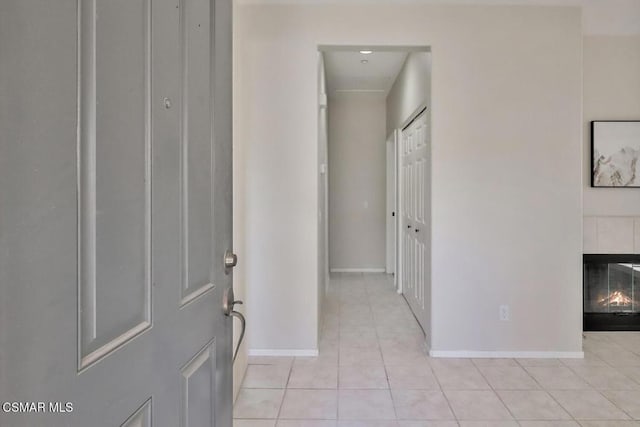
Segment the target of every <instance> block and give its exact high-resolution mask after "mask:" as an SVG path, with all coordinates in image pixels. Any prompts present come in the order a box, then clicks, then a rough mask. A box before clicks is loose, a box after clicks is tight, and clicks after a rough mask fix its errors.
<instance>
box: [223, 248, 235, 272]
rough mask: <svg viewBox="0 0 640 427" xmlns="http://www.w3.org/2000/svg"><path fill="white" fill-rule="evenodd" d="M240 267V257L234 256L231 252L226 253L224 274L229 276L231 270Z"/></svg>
mask: <svg viewBox="0 0 640 427" xmlns="http://www.w3.org/2000/svg"><path fill="white" fill-rule="evenodd" d="M236 265H238V255H236V254H234V253H233V252H231V251H226V252H225V253H224V272H225V274H229V273H230V272H231V269H232V268H233V267H235V266H236Z"/></svg>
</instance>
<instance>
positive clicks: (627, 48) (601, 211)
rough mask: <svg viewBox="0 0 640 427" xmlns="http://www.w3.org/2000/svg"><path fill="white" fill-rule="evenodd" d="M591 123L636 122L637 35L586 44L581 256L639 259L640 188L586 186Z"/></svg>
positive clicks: (589, 39)
mask: <svg viewBox="0 0 640 427" xmlns="http://www.w3.org/2000/svg"><path fill="white" fill-rule="evenodd" d="M591 120H640V35H635V36H634V35H629V36H586V37H585V38H584V146H583V147H584V158H583V161H584V165H585V167H584V176H583V186H584V215H585V221H584V233H585V235H584V251H585V253H630V252H636V253H640V245H638V246H637V247H635V248H634V217H640V188H592V187H591V186H590V165H591V133H590V132H591V131H590V128H589V124H590V122H591ZM639 220H640V218H639ZM638 224H640V222H639V223H638ZM636 232H637V233H638V234H640V226H639V227H638V230H636Z"/></svg>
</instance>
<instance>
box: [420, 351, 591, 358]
mask: <svg viewBox="0 0 640 427" xmlns="http://www.w3.org/2000/svg"><path fill="white" fill-rule="evenodd" d="M429 356H431V357H442V358H450V357H451V358H470V357H473V358H476V359H482V358H495V359H501V358H518V359H583V358H584V352H582V351H464V350H463V351H440V350H431V351H429Z"/></svg>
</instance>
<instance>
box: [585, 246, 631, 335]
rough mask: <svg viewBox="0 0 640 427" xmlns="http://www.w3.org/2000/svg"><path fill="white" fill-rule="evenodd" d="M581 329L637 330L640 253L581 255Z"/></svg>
mask: <svg viewBox="0 0 640 427" xmlns="http://www.w3.org/2000/svg"><path fill="white" fill-rule="evenodd" d="M583 274H584V276H583V286H584V290H583V295H584V303H583V329H584V330H585V331H640V255H617V254H616V255H591V254H588V255H584V270H583Z"/></svg>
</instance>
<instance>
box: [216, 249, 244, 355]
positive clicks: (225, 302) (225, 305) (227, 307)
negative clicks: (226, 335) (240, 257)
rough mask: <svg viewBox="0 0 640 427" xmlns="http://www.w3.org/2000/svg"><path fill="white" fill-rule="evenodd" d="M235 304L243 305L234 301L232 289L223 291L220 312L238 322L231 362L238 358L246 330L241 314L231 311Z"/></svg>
mask: <svg viewBox="0 0 640 427" xmlns="http://www.w3.org/2000/svg"><path fill="white" fill-rule="evenodd" d="M234 256H235V255H234ZM236 304H243V302H242V301H240V300H236V299H235V295H234V294H233V287H230V288H227V290H225V291H224V295H223V297H222V312H223V313H224V315H225V316H227V317H237V318H238V319H239V320H240V338H239V339H238V343H237V344H236V349H235V350H234V352H233V359H232V362H235V361H236V357H238V351H239V350H240V345H241V344H242V340H243V338H244V332H245V330H246V329H247V322H246V320H245V318H244V316H243V315H242V313H240V312H239V311H235V310H234V309H233V308H234V307H235V305H236Z"/></svg>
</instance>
